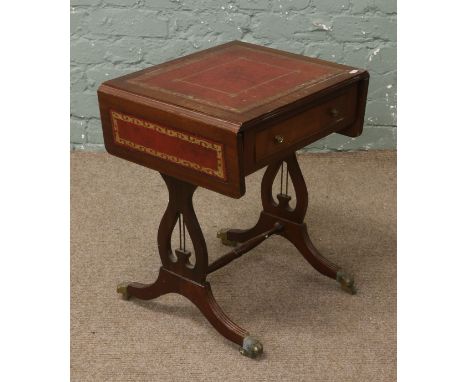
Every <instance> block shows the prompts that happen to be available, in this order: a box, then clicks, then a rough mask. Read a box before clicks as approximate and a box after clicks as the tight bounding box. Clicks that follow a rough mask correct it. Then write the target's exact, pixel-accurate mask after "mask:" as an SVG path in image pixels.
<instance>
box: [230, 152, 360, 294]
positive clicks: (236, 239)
mask: <svg viewBox="0 0 468 382" xmlns="http://www.w3.org/2000/svg"><path fill="white" fill-rule="evenodd" d="M283 161H284V162H285V163H286V164H287V173H286V177H288V173H289V175H290V177H291V181H292V183H293V185H294V189H295V192H296V206H295V208H291V206H290V204H289V202H290V200H291V197H290V196H289V195H287V194H283V193H279V194H278V195H277V198H278V202H276V201H275V200H274V198H273V193H272V189H273V182H274V180H275V178H276V176H277V174H278V171H279V170H280V169H281V166H282V164H283ZM261 194H262V205H263V211H262V212H261V214H260V218H259V220H258V222H257V224H256V225H255V226H254V227H252V228H250V229H246V230H240V229H224V230H222V234H223V237H224V239H225V241H226V242H229V243H231V244H235V243H243V242H245V241H247V240H250V239H252V238H253V237H255V236H257V235H258V234H260V233H261V232H264V231H267V230H268V229H271V227H272V226H273V225H274V224H277V223H278V222H279V223H281V224H282V225H283V227H284V229H283V230H282V231H281V232H280V233H278V234H279V235H281V236H283V237H285V238H286V239H288V240H289V241H290V242H291V243H292V244H294V246H295V247H296V248H297V249H298V250H299V252H300V253H301V254H302V255H303V256H304V258H305V259H306V260H307V261H308V262H309V264H310V265H312V267H314V268H315V269H316V270H317V271H319V272H320V273H321V274H323V275H325V276H327V277H330V278H333V279H335V280H336V281H338V282H339V284H340V285H341V287H342V289H343V290H345V291H346V292H348V293H350V294H355V293H356V289H355V287H354V279H353V277H352V276H351V275H349V274H347V273H346V272H344V271H343V270H341V269H340V268H339V267H338V266H337V265H335V264H333V263H332V262H330V261H329V260H327V259H326V258H325V257H323V256H322V255H321V254H320V252H319V251H318V250H317V248H315V246H314V245H313V243H312V241H311V240H310V237H309V234H308V232H307V226H306V224H305V223H304V217H305V214H306V212H307V206H308V202H309V201H308V193H307V186H306V183H305V181H304V177H303V176H302V172H301V169H300V167H299V163H298V162H297V158H296V155H295V154H292V155H290V156H289V157H287V158H285V159H284V160H281V161H278V162H276V163H273V164H271V165H269V166H268V167H267V169H266V171H265V174H264V175H263V179H262V186H261Z"/></svg>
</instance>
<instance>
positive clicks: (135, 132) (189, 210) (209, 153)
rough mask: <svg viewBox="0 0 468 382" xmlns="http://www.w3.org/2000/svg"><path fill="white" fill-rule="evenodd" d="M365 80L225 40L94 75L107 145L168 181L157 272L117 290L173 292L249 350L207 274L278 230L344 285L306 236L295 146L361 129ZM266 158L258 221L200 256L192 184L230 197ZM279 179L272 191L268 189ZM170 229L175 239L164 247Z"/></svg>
mask: <svg viewBox="0 0 468 382" xmlns="http://www.w3.org/2000/svg"><path fill="white" fill-rule="evenodd" d="M368 79H369V75H368V73H367V72H366V71H364V70H360V69H356V68H352V67H348V66H344V65H339V64H335V63H331V62H326V61H322V60H318V59H314V58H309V57H303V56H300V55H295V54H291V53H286V52H281V51H278V50H274V49H269V48H264V47H260V46H256V45H253V44H247V43H242V42H238V41H235V42H231V43H227V44H223V45H220V46H218V47H215V48H211V49H207V50H205V51H202V52H198V53H195V54H192V55H189V56H185V57H182V58H180V59H177V60H173V61H170V62H168V63H164V64H161V65H157V66H154V67H151V68H148V69H145V70H143V71H140V72H136V73H131V74H129V75H127V76H123V77H120V78H117V79H114V80H111V81H107V82H105V83H104V84H102V85H101V86H100V88H99V90H98V98H99V107H100V112H101V121H102V127H103V134H104V143H105V146H106V149H107V151H108V152H109V153H110V154H113V155H115V156H118V157H120V158H123V159H126V160H129V161H132V162H134V163H138V164H140V165H143V166H146V167H149V168H151V169H154V170H157V171H159V172H160V173H161V175H162V177H163V179H164V181H165V183H166V185H167V188H168V190H169V203H168V206H167V209H166V211H165V213H164V215H163V217H162V219H161V222H160V226H159V230H158V237H157V242H158V250H159V255H160V257H161V262H162V267H161V268H160V271H159V276H158V278H157V280H156V281H155V282H154V283H152V284H148V285H145V284H140V283H127V282H126V283H122V284H119V286H118V288H117V291H118V292H119V293H121V294H122V295H123V297H124V298H126V299H128V298H130V297H134V298H139V299H145V300H147V299H153V298H156V297H158V296H161V295H163V294H166V293H178V294H181V295H183V296H185V297H186V298H188V299H189V300H190V301H192V303H194V304H195V305H196V306H197V307H198V308H199V309H200V311H201V312H202V313H203V314H204V315H205V317H206V318H207V319H208V321H209V322H210V323H211V324H212V325H213V327H214V328H215V329H216V330H217V331H218V332H219V333H220V334H222V335H223V336H224V337H226V338H227V339H229V340H230V341H232V342H234V343H236V344H238V345H240V352H241V353H242V354H243V355H246V356H249V357H252V358H254V357H257V356H259V355H260V354H262V352H263V345H262V343H261V342H260V341H259V339H258V338H257V337H256V336H254V335H252V334H250V333H249V332H248V331H246V330H245V329H243V328H241V327H239V326H238V325H237V324H235V323H234V322H233V321H232V320H230V319H229V317H227V315H226V314H225V313H224V312H223V311H222V309H221V308H220V306H219V305H218V304H217V303H216V300H215V299H214V297H213V294H212V292H211V286H210V284H209V282H208V281H207V280H206V278H207V276H208V274H210V273H212V272H215V271H216V270H218V269H220V268H221V267H224V266H226V265H228V264H229V263H231V262H232V261H234V260H235V259H237V258H239V257H240V256H243V255H244V254H246V253H248V252H249V251H250V250H252V249H253V248H255V247H256V246H258V245H259V244H260V243H262V242H263V241H264V240H266V239H267V238H268V237H270V236H272V235H280V236H282V237H284V238H285V239H287V240H289V241H290V242H291V243H292V244H293V245H294V246H295V247H296V248H297V250H298V251H299V252H300V253H301V254H302V255H303V257H304V258H305V259H306V260H307V261H308V262H309V263H310V265H312V267H314V268H315V269H316V270H317V271H319V272H320V273H322V274H323V275H325V276H327V277H330V278H333V279H335V280H336V281H338V283H339V285H340V286H341V287H342V289H344V290H345V291H347V292H349V293H351V294H354V293H355V292H356V289H355V286H354V280H353V277H352V276H350V275H349V274H347V273H346V272H344V271H343V270H342V269H341V268H340V267H338V266H337V265H335V264H333V263H331V262H330V261H328V260H327V259H325V258H324V257H323V256H322V255H321V254H320V253H319V252H318V251H317V249H316V248H315V247H314V245H313V244H312V242H311V240H310V238H309V235H308V233H307V227H306V225H305V223H304V217H305V214H306V211H307V205H308V193H307V187H306V184H305V181H304V178H303V176H302V173H301V170H300V167H299V164H298V162H297V158H296V154H295V152H296V150H298V149H300V148H302V147H304V146H306V145H308V144H310V143H311V142H313V141H316V140H318V139H320V138H323V137H325V136H326V135H328V134H331V133H333V132H337V133H340V134H344V135H348V136H358V135H360V134H361V132H362V127H363V120H364V112H365V105H366V97H367V87H368ZM265 166H267V169H266V172H265V174H264V176H263V180H262V185H261V201H262V207H263V208H262V211H261V212H260V216H259V220H258V222H257V224H256V225H255V226H254V227H252V228H250V229H227V228H226V229H221V230H220V231H219V232H218V237H219V238H220V239H221V241H222V243H223V244H225V245H227V246H232V247H233V249H232V250H230V251H228V252H227V253H226V254H225V255H223V256H221V257H219V258H218V259H217V260H216V261H214V262H212V263H211V264H210V263H209V260H208V252H207V247H206V243H205V239H204V236H203V233H202V231H201V228H200V225H199V222H198V220H197V217H196V214H195V211H194V208H193V204H192V198H193V194H194V192H195V190H196V188H197V187H198V186H201V187H204V188H207V189H210V190H212V191H215V192H219V193H221V194H224V195H227V196H230V197H234V198H240V197H241V196H242V195H243V194H244V193H245V176H246V175H248V174H250V173H253V172H255V171H257V170H259V169H261V168H263V167H265ZM277 176H279V177H280V183H281V189H280V193H279V194H277V195H276V198H274V197H273V191H272V185H273V182H274V180H275V178H276V177H277ZM289 179H291V182H292V184H293V186H294V190H295V193H296V205H295V207H294V208H291V206H290V200H291V196H290V195H289V190H290V189H291V186H290V185H289ZM176 229H178V230H179V234H180V235H181V236H180V245H179V248H177V249H173V248H171V237H172V235H173V232H174V230H176ZM185 232H187V236H188V237H190V239H191V242H192V246H193V252H194V253H193V254H192V253H191V252H190V251H188V250H187V249H186V246H185V239H186V235H185ZM182 235H183V238H182ZM182 242H184V245H182Z"/></svg>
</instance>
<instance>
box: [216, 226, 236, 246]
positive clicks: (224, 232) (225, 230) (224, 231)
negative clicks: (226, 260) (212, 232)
mask: <svg viewBox="0 0 468 382" xmlns="http://www.w3.org/2000/svg"><path fill="white" fill-rule="evenodd" d="M228 231H229V228H223V229H220V230H219V231H218V233H217V234H216V237H217V238H219V239H221V243H222V244H223V245H227V246H228V247H235V246H236V245H237V241H232V240H228V238H227V233H228Z"/></svg>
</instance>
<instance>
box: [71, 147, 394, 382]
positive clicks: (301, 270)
mask: <svg viewBox="0 0 468 382" xmlns="http://www.w3.org/2000/svg"><path fill="white" fill-rule="evenodd" d="M299 162H300V165H301V167H302V170H303V172H304V177H305V179H306V182H307V185H308V187H309V210H308V213H307V216H306V222H307V224H308V227H309V233H310V235H311V238H312V240H313V241H314V243H315V245H316V247H317V248H318V249H319V250H321V251H322V253H323V254H324V255H325V256H326V257H328V258H329V259H330V260H332V261H334V262H336V263H337V264H339V265H341V266H342V267H343V268H345V269H347V270H349V271H351V272H352V273H354V275H355V279H356V283H357V287H358V294H357V295H355V296H350V295H348V294H346V293H344V292H342V291H341V290H340V289H339V287H338V285H337V284H336V283H335V282H334V281H333V280H331V279H328V278H326V277H324V276H322V275H320V274H319V273H318V272H316V271H315V270H314V269H313V268H311V267H310V266H309V264H308V263H307V262H306V261H305V260H304V259H303V258H302V256H301V255H300V254H299V253H298V252H297V251H296V250H295V249H294V248H293V246H292V245H291V244H290V243H288V242H287V241H285V240H284V239H282V238H280V237H272V238H270V239H268V240H266V241H265V242H264V243H262V244H261V245H260V246H259V247H257V248H256V249H254V250H253V251H252V252H251V253H249V254H247V255H245V256H244V257H242V258H241V259H239V260H236V261H235V262H233V263H232V264H230V265H228V266H227V267H225V268H223V269H221V270H219V271H218V272H215V273H213V274H212V275H211V276H210V277H209V281H210V282H211V285H212V289H213V292H214V295H215V297H216V298H217V300H218V303H219V304H220V305H221V307H222V308H223V309H224V311H225V312H226V313H227V314H228V315H229V316H230V317H231V319H233V320H234V321H235V322H236V323H238V324H239V325H241V326H242V327H244V328H245V329H247V330H248V331H249V332H251V333H252V334H255V335H256V336H258V337H259V338H260V339H261V340H262V342H263V345H264V348H265V353H264V355H263V357H262V358H261V359H259V360H251V359H249V358H246V357H242V356H241V355H240V354H239V353H238V350H237V346H235V345H233V344H231V343H230V342H229V341H227V340H225V339H224V338H223V337H221V336H220V335H219V334H218V333H217V332H216V331H215V330H214V329H213V328H212V327H211V326H210V325H209V324H208V323H207V321H206V320H205V319H204V317H203V316H202V315H201V314H200V313H199V312H198V310H197V309H196V308H195V307H194V306H193V305H191V304H190V303H189V302H188V300H185V299H184V298H183V297H181V296H177V295H166V296H162V297H160V298H159V299H157V300H154V301H149V302H143V301H137V300H130V301H124V300H121V299H120V298H119V295H118V294H117V293H116V291H115V288H116V285H117V283H118V282H120V281H123V280H131V281H140V282H152V281H154V280H155V278H156V276H157V270H158V268H159V265H160V260H159V256H158V254H157V252H156V242H155V240H156V230H157V227H158V224H159V219H160V217H161V216H162V213H163V212H164V209H165V206H166V202H167V191H166V189H165V185H164V183H163V181H162V179H161V177H160V176H159V174H158V173H157V172H154V171H152V170H149V169H146V168H143V167H140V166H137V165H135V164H131V163H128V162H126V161H124V160H121V159H117V158H114V157H111V156H110V155H108V154H105V153H73V154H72V158H71V176H72V180H71V237H72V240H71V376H72V381H77V382H78V381H79V382H84V381H93V382H96V381H97V382H100V381H115V382H117V381H288V382H289V381H320V382H325V381H359V382H367V381H369V382H377V381H385V382H389V381H395V380H396V154H395V153H394V152H385V151H380V152H379V151H373V152H359V153H349V154H347V153H336V154H335V153H332V154H311V155H302V156H300V157H299ZM262 174H263V170H262V171H260V172H258V173H257V174H254V175H251V176H250V177H248V178H247V194H246V195H245V196H244V197H243V198H242V199H239V200H235V199H230V198H228V197H224V196H221V195H219V194H215V193H213V192H211V191H207V190H205V189H198V190H197V191H196V193H195V200H194V204H195V209H196V212H197V213H198V217H199V220H200V224H201V226H202V229H203V231H204V233H205V236H206V241H207V245H208V249H209V252H210V259H215V258H216V257H218V256H220V255H221V254H223V253H225V252H227V251H228V250H229V249H228V248H227V247H223V246H222V245H221V244H220V242H219V241H218V239H216V231H217V230H218V229H219V228H223V227H238V228H247V227H250V226H252V225H253V224H254V223H255V222H256V220H257V217H258V213H259V211H260V209H261V203H260V197H259V191H260V180H261V176H262ZM174 236H175V237H177V234H175V235H174Z"/></svg>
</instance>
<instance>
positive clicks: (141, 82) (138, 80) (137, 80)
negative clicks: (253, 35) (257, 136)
mask: <svg viewBox="0 0 468 382" xmlns="http://www.w3.org/2000/svg"><path fill="white" fill-rule="evenodd" d="M228 48H230V47H229V46H228V47H225V48H224V49H228ZM241 48H242V49H246V50H251V51H253V52H260V53H262V54H266V55H270V56H276V57H277V56H278V54H277V53H274V52H268V51H258V50H256V49H252V48H250V47H246V46H242V47H241ZM224 49H223V50H224ZM221 52H222V50H220V51H216V52H213V53H209V54H206V55H205V56H203V57H197V58H192V59H187V60H185V61H183V62H180V63H178V64H173V65H168V66H167V67H163V68H160V67H157V68H156V69H154V70H150V71H148V72H147V73H144V74H142V75H140V76H138V77H132V78H130V79H128V80H127V82H129V83H131V84H134V85H137V86H139V87H141V88H144V89H149V90H158V91H160V92H162V93H166V94H169V95H172V96H178V97H182V98H184V99H185V100H190V101H195V102H198V103H201V104H204V105H208V106H213V107H216V108H218V109H221V110H229V111H232V112H235V113H244V112H248V111H250V110H252V109H255V108H256V107H258V106H261V105H266V104H267V103H269V102H273V101H276V100H277V99H279V98H281V97H283V96H286V95H288V94H291V93H294V92H296V91H298V90H302V89H303V88H306V87H309V86H316V85H319V84H320V83H322V82H325V81H328V80H331V79H333V78H336V77H339V76H341V75H343V74H346V73H347V70H345V69H339V68H335V67H333V70H332V71H331V73H328V74H324V75H322V76H320V77H315V78H313V79H311V80H309V81H306V82H303V83H302V84H299V85H296V86H295V87H292V88H290V89H286V90H283V91H282V92H278V93H275V94H273V95H271V96H269V97H265V98H262V99H261V100H259V101H256V102H251V103H250V104H248V105H246V106H244V107H240V108H235V107H232V106H228V105H220V104H218V103H216V102H212V101H209V100H206V99H203V98H198V97H195V96H187V95H186V94H183V93H180V92H177V91H174V90H168V89H164V88H162V87H159V86H155V85H149V84H147V83H145V80H147V79H149V78H151V77H153V76H154V75H155V74H157V75H160V74H163V73H166V72H170V71H173V70H176V69H179V68H181V67H184V66H187V65H190V64H193V63H195V62H199V61H201V60H204V59H205V58H206V57H211V56H216V55H219V54H221ZM237 58H240V57H237ZM243 58H245V57H243ZM245 59H247V58H245ZM290 59H291V60H296V61H300V62H302V63H304V62H309V63H311V64H312V65H315V66H320V67H326V68H328V69H332V68H331V67H330V66H329V65H326V64H322V63H320V62H316V61H313V62H312V61H303V60H300V59H298V58H295V57H290ZM247 60H248V59H247ZM267 65H271V66H276V65H272V64H269V63H268V64H267ZM209 69H213V67H211V68H209ZM284 69H286V68H284ZM240 93H242V91H241V92H240ZM240 93H238V94H240Z"/></svg>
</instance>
